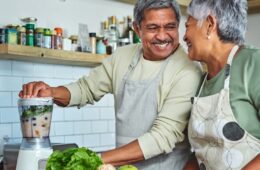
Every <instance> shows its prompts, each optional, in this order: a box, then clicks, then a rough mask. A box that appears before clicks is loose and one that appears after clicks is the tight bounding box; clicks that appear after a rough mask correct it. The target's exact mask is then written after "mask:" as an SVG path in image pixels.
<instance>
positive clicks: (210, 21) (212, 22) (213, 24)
mask: <svg viewBox="0 0 260 170" xmlns="http://www.w3.org/2000/svg"><path fill="white" fill-rule="evenodd" d="M206 21H207V36H209V37H210V35H211V33H212V32H215V31H217V20H216V17H215V16H213V15H208V16H207V19H206Z"/></svg>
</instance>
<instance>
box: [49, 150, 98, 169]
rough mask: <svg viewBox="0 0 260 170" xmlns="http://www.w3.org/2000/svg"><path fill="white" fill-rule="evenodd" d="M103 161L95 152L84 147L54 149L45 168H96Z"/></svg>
mask: <svg viewBox="0 0 260 170" xmlns="http://www.w3.org/2000/svg"><path fill="white" fill-rule="evenodd" d="M102 164H103V162H102V160H101V159H100V158H99V156H97V154H96V153H95V152H93V151H91V150H89V149H87V148H85V147H82V148H69V149H66V150H64V151H54V152H53V153H52V154H51V156H50V157H49V159H48V161H47V165H46V170H97V168H98V167H99V166H100V165H102Z"/></svg>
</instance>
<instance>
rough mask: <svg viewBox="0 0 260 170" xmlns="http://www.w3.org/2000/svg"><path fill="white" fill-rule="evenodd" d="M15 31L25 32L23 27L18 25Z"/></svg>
mask: <svg viewBox="0 0 260 170" xmlns="http://www.w3.org/2000/svg"><path fill="white" fill-rule="evenodd" d="M17 31H18V32H25V31H26V30H25V28H24V27H18V28H17Z"/></svg>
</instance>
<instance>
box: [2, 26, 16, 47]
mask: <svg viewBox="0 0 260 170" xmlns="http://www.w3.org/2000/svg"><path fill="white" fill-rule="evenodd" d="M5 35H6V36H5V42H6V43H7V44H13V45H15V44H17V30H16V29H14V28H7V29H5Z"/></svg>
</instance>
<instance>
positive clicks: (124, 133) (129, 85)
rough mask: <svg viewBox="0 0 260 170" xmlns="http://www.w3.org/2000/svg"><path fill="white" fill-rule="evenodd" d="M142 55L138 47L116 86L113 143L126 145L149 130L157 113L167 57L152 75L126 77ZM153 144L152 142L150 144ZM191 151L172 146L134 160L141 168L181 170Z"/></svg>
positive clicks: (147, 169) (141, 169) (142, 169)
mask: <svg viewBox="0 0 260 170" xmlns="http://www.w3.org/2000/svg"><path fill="white" fill-rule="evenodd" d="M141 56H142V49H141V48H140V49H138V50H137V52H136V54H135V57H134V58H133V61H132V63H131V65H130V66H129V69H128V71H127V73H126V74H125V76H124V78H123V81H122V83H121V88H119V93H118V96H117V100H116V102H117V103H116V106H117V107H116V135H117V136H116V143H117V146H121V145H125V144H127V143H129V142H131V141H133V140H135V139H137V138H138V137H139V136H141V135H143V134H144V133H146V132H148V131H149V130H150V129H151V127H152V125H153V122H154V120H155V118H156V117H157V114H158V113H157V91H158V86H159V83H160V80H161V79H162V75H163V71H164V70H165V67H166V65H167V63H168V62H169V58H168V59H166V60H165V62H164V63H163V64H162V66H161V68H160V71H159V73H158V74H157V75H156V76H155V77H154V78H152V79H149V80H139V81H132V80H129V77H130V74H131V73H132V72H133V70H134V68H135V67H136V65H137V63H138V62H139V60H140V58H141ZM150 147H153V146H150ZM189 155H190V151H189V149H188V148H187V147H182V148H177V147H176V148H175V149H173V152H171V153H169V154H163V155H159V156H156V157H154V158H151V159H149V160H145V161H141V162H139V163H137V164H135V165H136V166H137V167H138V168H139V169H140V170H181V169H182V167H183V165H184V164H185V162H186V161H187V159H188V157H189Z"/></svg>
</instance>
